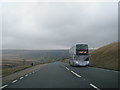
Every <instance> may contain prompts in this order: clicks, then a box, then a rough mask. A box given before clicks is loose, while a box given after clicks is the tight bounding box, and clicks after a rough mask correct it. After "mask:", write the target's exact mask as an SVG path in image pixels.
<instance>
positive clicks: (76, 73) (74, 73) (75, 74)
mask: <svg viewBox="0 0 120 90" xmlns="http://www.w3.org/2000/svg"><path fill="white" fill-rule="evenodd" d="M71 73H73V74H74V75H76V76H77V77H81V76H80V75H78V74H77V73H75V72H73V71H71Z"/></svg>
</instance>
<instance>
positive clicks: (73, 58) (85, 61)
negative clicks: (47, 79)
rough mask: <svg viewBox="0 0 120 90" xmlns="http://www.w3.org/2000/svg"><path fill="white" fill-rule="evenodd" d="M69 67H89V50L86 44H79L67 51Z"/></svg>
mask: <svg viewBox="0 0 120 90" xmlns="http://www.w3.org/2000/svg"><path fill="white" fill-rule="evenodd" d="M69 53H70V60H69V64H70V65H71V66H88V65H89V50H88V44H83V43H79V44H76V45H74V46H73V47H72V48H70V50H69Z"/></svg>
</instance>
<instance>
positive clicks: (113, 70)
mask: <svg viewBox="0 0 120 90" xmlns="http://www.w3.org/2000/svg"><path fill="white" fill-rule="evenodd" d="M91 68H93V69H98V70H104V71H112V72H118V71H115V70H109V69H103V68H94V67H91Z"/></svg>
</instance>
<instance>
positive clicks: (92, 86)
mask: <svg viewBox="0 0 120 90" xmlns="http://www.w3.org/2000/svg"><path fill="white" fill-rule="evenodd" d="M90 86H92V87H93V88H95V89H97V90H100V89H99V88H98V87H96V86H95V85H93V84H90Z"/></svg>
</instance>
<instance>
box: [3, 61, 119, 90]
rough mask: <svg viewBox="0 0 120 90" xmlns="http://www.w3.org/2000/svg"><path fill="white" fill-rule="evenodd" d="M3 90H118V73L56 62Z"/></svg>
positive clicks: (5, 86)
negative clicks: (51, 89) (9, 89)
mask: <svg viewBox="0 0 120 90" xmlns="http://www.w3.org/2000/svg"><path fill="white" fill-rule="evenodd" d="M1 88H94V89H97V90H100V89H102V88H118V72H117V71H113V70H106V69H99V68H93V67H71V66H70V65H69V64H67V63H63V62H54V63H51V64H49V65H47V66H45V67H43V68H41V69H39V70H37V71H33V72H31V73H28V74H26V75H25V76H22V77H20V78H17V79H15V80H13V81H11V82H10V83H8V84H5V85H3V86H2V87H1Z"/></svg>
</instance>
